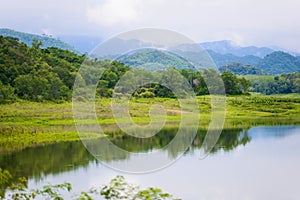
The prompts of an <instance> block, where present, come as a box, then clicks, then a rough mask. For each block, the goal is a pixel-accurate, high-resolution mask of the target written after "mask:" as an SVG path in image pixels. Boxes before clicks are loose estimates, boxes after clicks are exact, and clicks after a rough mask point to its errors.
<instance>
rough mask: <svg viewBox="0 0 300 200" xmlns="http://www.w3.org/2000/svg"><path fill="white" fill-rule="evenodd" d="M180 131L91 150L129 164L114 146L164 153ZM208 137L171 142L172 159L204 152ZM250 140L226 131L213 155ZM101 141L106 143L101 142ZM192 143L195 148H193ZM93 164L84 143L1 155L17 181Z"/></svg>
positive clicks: (0, 162) (122, 138) (0, 163)
mask: <svg viewBox="0 0 300 200" xmlns="http://www.w3.org/2000/svg"><path fill="white" fill-rule="evenodd" d="M177 130H178V128H168V129H164V130H162V131H161V132H159V133H158V134H156V135H155V136H154V137H151V138H147V139H141V138H136V137H132V136H128V135H124V134H121V133H119V134H115V135H118V136H117V137H114V138H113V139H112V144H107V145H99V141H97V140H91V141H89V142H88V146H89V147H90V148H92V149H93V151H96V152H97V151H98V152H102V153H101V155H102V157H101V160H104V161H106V162H109V161H117V160H126V159H129V158H130V154H129V153H128V152H126V151H124V152H123V153H120V151H116V148H113V146H114V145H113V144H115V145H117V146H118V147H120V148H121V149H124V150H127V151H129V152H150V151H152V150H155V149H163V150H164V147H166V146H167V145H168V144H169V143H170V142H171V141H172V139H173V138H174V137H175V135H176V133H177ZM186 131H188V130H186ZM205 135H206V130H199V131H198V133H197V136H196V137H195V138H191V137H190V136H189V134H186V135H183V136H182V137H181V138H179V140H176V141H175V140H174V141H172V142H171V143H170V146H169V148H168V154H169V156H170V157H172V158H175V157H177V156H178V155H179V154H180V153H182V152H183V151H184V150H185V149H187V148H188V150H187V151H186V152H185V153H192V152H193V151H195V150H197V149H200V148H202V142H203V140H204V138H205ZM250 139H251V138H250V137H249V135H248V130H243V129H232V130H223V131H222V134H221V136H220V138H219V140H218V142H217V144H216V146H215V147H214V148H213V149H212V151H211V153H217V152H218V151H220V150H224V151H231V150H233V149H235V148H236V147H237V146H239V145H245V144H247V143H248V142H250ZM98 140H106V139H105V138H100V139H98ZM191 143H192V145H191V146H190V144H191ZM103 152H105V153H103ZM103 155H105V157H103ZM90 162H97V159H95V158H94V157H93V156H92V155H91V154H90V153H89V152H88V150H86V148H85V147H84V145H83V144H82V143H81V142H65V143H58V144H52V145H46V146H41V147H35V148H27V149H24V150H22V151H19V152H12V153H9V154H3V155H0V168H2V169H7V170H9V171H10V172H11V174H13V175H14V176H15V177H20V176H24V177H26V178H32V177H34V178H35V179H37V180H38V179H42V178H43V176H45V175H47V174H57V173H61V172H64V171H70V170H74V169H77V168H79V167H84V166H87V165H88V164H89V163H90Z"/></svg>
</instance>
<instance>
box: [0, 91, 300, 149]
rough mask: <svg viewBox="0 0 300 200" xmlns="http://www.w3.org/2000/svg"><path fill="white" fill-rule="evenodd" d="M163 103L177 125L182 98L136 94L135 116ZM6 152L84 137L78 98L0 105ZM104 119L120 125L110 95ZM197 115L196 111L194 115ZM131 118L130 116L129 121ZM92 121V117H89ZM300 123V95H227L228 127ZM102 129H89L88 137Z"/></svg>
mask: <svg viewBox="0 0 300 200" xmlns="http://www.w3.org/2000/svg"><path fill="white" fill-rule="evenodd" d="M198 103H199V108H200V117H201V120H200V125H199V126H200V128H203V129H205V128H207V127H208V124H209V122H210V120H211V104H210V97H209V96H201V97H198ZM155 104H158V105H161V106H163V107H164V109H165V110H166V112H167V126H169V127H172V126H173V127H176V126H178V125H179V123H180V121H181V110H180V105H179V102H178V101H177V100H176V99H165V98H154V99H135V98H134V99H132V100H131V102H130V106H129V107H130V115H131V116H132V119H133V121H134V122H136V123H139V124H147V123H149V122H150V118H149V110H150V108H151V106H152V105H155ZM0 109H1V113H0V151H11V150H16V149H22V148H24V147H27V146H35V145H43V144H47V143H54V142H61V141H75V140H79V136H78V135H77V132H76V129H75V126H74V120H73V113H72V103H71V102H66V103H61V104H56V103H51V102H46V103H34V102H16V103H13V104H6V105H0ZM96 112H97V116H98V121H99V123H100V124H101V125H102V127H103V129H104V130H105V131H106V132H114V131H115V130H116V125H115V119H114V118H113V115H112V112H111V100H110V99H98V100H97V102H96ZM191 117H193V115H191ZM125 121H126V120H124V122H125ZM86 123H87V124H88V123H89V121H86ZM274 124H300V95H299V94H292V95H272V96H262V95H258V94H253V95H251V96H229V97H227V98H226V122H225V124H224V128H226V129H227V128H228V129H232V128H249V127H251V126H254V125H274ZM96 137H99V135H98V134H94V133H86V138H87V139H89V138H96Z"/></svg>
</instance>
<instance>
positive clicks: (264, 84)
mask: <svg viewBox="0 0 300 200" xmlns="http://www.w3.org/2000/svg"><path fill="white" fill-rule="evenodd" d="M41 47H42V42H40V41H38V40H33V41H32V45H31V46H27V45H26V44H25V43H23V42H20V41H19V40H18V39H16V38H12V37H4V36H0V102H1V103H9V102H14V101H16V100H17V99H24V100H29V101H36V102H41V101H45V100H46V101H70V100H71V96H72V87H73V84H74V80H75V78H76V76H77V72H78V70H79V68H80V66H81V65H82V63H83V62H84V63H93V65H97V66H100V68H101V69H103V70H104V71H103V73H102V76H101V78H100V80H99V83H98V87H97V95H98V96H100V97H111V96H112V94H113V90H114V88H115V86H116V84H117V82H118V81H119V79H120V78H121V77H122V76H123V75H124V74H125V73H126V72H128V71H129V70H130V69H131V68H130V66H128V65H124V64H122V63H121V62H119V61H108V60H105V61H100V60H97V59H91V58H88V57H87V55H85V54H83V55H78V54H75V53H72V52H70V51H68V50H63V49H59V48H56V47H47V48H41ZM171 66H172V65H171V64H170V69H173V70H177V71H178V72H179V73H180V74H181V75H183V76H184V77H185V78H186V80H188V81H189V82H190V84H191V85H192V88H193V90H194V92H195V94H196V95H207V94H209V91H208V88H207V86H206V84H205V81H204V77H205V76H206V77H208V76H209V77H214V76H216V77H221V78H222V79H223V82H224V86H225V91H226V94H228V95H240V94H248V92H249V91H251V92H260V93H263V94H281V93H284V94H286V93H299V92H300V91H299V90H300V89H299V88H300V73H292V74H283V75H276V76H238V75H235V74H233V73H232V72H230V71H228V70H224V71H223V72H222V73H221V74H220V73H219V72H218V71H215V70H203V71H196V70H193V69H192V68H183V69H178V68H174V67H171ZM248 68H249V67H248ZM170 69H167V70H170ZM137 70H140V71H141V73H144V74H145V75H147V73H148V74H149V73H151V74H152V76H158V74H159V71H156V72H150V71H148V70H146V69H137ZM250 70H251V68H250ZM90 76H91V79H95V78H97V77H93V76H95V74H90ZM83 84H87V83H83ZM216 84H217V83H216ZM216 86H217V85H216ZM133 95H134V96H136V97H146V98H151V97H168V98H172V97H174V94H173V93H172V92H171V91H170V90H169V89H168V88H166V87H164V86H161V85H160V84H158V83H151V84H145V85H143V86H141V87H140V88H138V89H137V90H136V91H135V92H134V94H133Z"/></svg>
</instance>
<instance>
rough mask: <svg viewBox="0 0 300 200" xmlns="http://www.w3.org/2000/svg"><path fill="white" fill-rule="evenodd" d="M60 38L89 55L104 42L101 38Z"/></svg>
mask: <svg viewBox="0 0 300 200" xmlns="http://www.w3.org/2000/svg"><path fill="white" fill-rule="evenodd" d="M58 38H59V39H60V40H62V41H64V42H66V43H68V44H70V45H72V46H73V47H75V48H76V49H78V50H79V51H81V52H84V53H89V52H91V51H92V50H93V49H95V48H96V47H97V45H99V44H100V43H101V41H102V40H103V39H102V38H101V37H100V36H85V35H59V36H58Z"/></svg>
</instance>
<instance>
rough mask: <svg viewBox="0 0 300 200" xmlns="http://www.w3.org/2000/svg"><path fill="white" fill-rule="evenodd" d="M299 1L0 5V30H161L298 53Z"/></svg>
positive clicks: (0, 0)
mask: <svg viewBox="0 0 300 200" xmlns="http://www.w3.org/2000/svg"><path fill="white" fill-rule="evenodd" d="M299 8H300V1H299V0H40V1H39V0H23V1H20V0H0V27H2V28H11V29H15V30H18V31H24V32H29V33H38V34H42V33H45V34H48V35H50V34H51V35H53V36H57V37H58V36H60V35H87V36H99V37H101V38H103V39H106V38H109V37H112V36H113V35H116V34H118V33H120V32H124V31H129V30H133V29H138V28H145V27H153V28H163V29H169V30H173V31H177V32H179V33H182V34H184V35H186V36H188V37H190V38H191V39H193V40H194V41H196V42H206V41H216V40H232V41H234V42H235V43H237V44H239V45H241V46H246V45H256V46H279V47H282V48H285V49H288V50H293V51H297V52H300V12H299Z"/></svg>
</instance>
